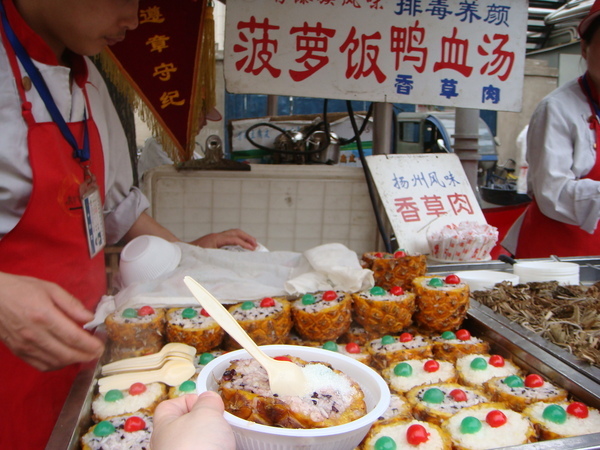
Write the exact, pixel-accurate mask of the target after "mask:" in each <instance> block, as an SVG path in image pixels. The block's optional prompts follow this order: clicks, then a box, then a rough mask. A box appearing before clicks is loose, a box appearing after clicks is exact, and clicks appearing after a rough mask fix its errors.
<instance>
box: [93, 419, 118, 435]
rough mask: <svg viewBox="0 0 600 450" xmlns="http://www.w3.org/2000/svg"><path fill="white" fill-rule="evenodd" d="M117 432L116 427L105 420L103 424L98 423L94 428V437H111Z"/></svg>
mask: <svg viewBox="0 0 600 450" xmlns="http://www.w3.org/2000/svg"><path fill="white" fill-rule="evenodd" d="M114 432H115V426H114V425H113V424H112V423H110V422H109V421H108V420H103V421H102V422H98V423H97V424H96V426H95V427H94V435H96V436H98V437H104V436H108V435H111V434H113V433H114Z"/></svg>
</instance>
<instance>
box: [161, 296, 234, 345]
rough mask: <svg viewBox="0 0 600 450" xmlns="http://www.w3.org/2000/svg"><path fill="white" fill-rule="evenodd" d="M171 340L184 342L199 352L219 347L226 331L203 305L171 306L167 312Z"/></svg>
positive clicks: (168, 335) (168, 338)
mask: <svg viewBox="0 0 600 450" xmlns="http://www.w3.org/2000/svg"><path fill="white" fill-rule="evenodd" d="M166 321H167V324H166V333H167V340H168V341H169V342H182V343H184V344H187V345H190V346H192V347H195V348H196V351H197V352H198V353H203V352H208V351H211V350H212V349H214V348H216V347H218V346H219V345H220V344H221V341H222V340H223V336H225V331H224V330H223V329H222V328H221V326H220V325H219V324H218V323H217V322H216V321H215V319H213V318H212V317H210V315H209V314H208V312H207V311H206V310H205V309H204V308H202V307H187V308H170V309H168V310H167V313H166Z"/></svg>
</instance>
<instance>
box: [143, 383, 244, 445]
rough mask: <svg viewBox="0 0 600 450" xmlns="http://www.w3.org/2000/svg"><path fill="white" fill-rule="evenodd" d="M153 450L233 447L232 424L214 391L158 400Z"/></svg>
mask: <svg viewBox="0 0 600 450" xmlns="http://www.w3.org/2000/svg"><path fill="white" fill-rule="evenodd" d="M150 446H151V447H152V450H168V449H172V448H175V449H177V450H186V449H202V450H213V449H214V450H235V438H234V436H233V431H231V427H230V426H229V424H228V423H227V421H226V420H225V418H224V417H223V400H221V397H220V396H219V394H217V393H216V392H212V391H206V392H203V393H202V394H200V395H199V396H197V395H195V394H187V395H184V396H182V397H177V398H174V399H171V400H166V401H163V402H161V403H159V404H158V406H157V407H156V410H155V411H154V431H153V432H152V438H151V441H150Z"/></svg>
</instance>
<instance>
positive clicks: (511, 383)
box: [504, 375, 524, 388]
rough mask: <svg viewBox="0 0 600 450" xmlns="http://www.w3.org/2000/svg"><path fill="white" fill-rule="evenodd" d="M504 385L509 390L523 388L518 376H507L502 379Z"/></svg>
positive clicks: (521, 380)
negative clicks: (509, 388)
mask: <svg viewBox="0 0 600 450" xmlns="http://www.w3.org/2000/svg"><path fill="white" fill-rule="evenodd" d="M504 384H506V385H507V386H508V387H511V388H520V387H523V386H524V384H523V379H522V378H521V377H519V376H518V375H509V376H507V377H506V378H505V379H504Z"/></svg>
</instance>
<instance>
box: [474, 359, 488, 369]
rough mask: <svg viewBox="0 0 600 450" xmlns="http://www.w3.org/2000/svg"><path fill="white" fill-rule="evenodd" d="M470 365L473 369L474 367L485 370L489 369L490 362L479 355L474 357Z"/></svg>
mask: <svg viewBox="0 0 600 450" xmlns="http://www.w3.org/2000/svg"><path fill="white" fill-rule="evenodd" d="M470 366H471V369H473V370H485V369H487V366H488V363H487V361H486V360H485V358H482V357H481V356H478V357H477V358H473V360H472V361H471V364H470Z"/></svg>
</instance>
